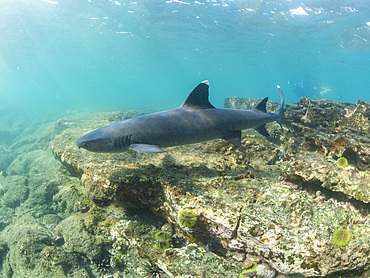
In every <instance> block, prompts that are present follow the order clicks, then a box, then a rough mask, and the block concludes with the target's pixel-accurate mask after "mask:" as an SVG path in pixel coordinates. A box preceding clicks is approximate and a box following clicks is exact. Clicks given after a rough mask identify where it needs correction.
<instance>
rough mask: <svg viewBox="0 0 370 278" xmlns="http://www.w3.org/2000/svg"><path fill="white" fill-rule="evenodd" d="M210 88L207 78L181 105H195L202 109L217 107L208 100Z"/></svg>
mask: <svg viewBox="0 0 370 278" xmlns="http://www.w3.org/2000/svg"><path fill="white" fill-rule="evenodd" d="M208 88H209V82H208V80H205V81H203V82H202V83H200V84H199V85H198V86H197V87H195V89H194V90H193V91H192V92H191V93H190V95H189V96H188V98H187V99H186V100H185V102H184V103H183V104H182V105H181V107H194V108H201V109H209V108H215V107H214V106H213V105H212V104H211V103H210V102H209V100H208V96H209V93H208Z"/></svg>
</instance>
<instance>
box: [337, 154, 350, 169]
mask: <svg viewBox="0 0 370 278" xmlns="http://www.w3.org/2000/svg"><path fill="white" fill-rule="evenodd" d="M337 164H338V166H339V167H342V168H346V167H347V166H348V161H347V158H345V157H343V156H342V157H339V158H338V160H337Z"/></svg>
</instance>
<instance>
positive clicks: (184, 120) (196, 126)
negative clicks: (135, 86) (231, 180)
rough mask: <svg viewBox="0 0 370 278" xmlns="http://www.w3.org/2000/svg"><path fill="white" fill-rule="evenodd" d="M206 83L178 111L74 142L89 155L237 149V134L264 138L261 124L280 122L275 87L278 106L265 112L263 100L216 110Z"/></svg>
mask: <svg viewBox="0 0 370 278" xmlns="http://www.w3.org/2000/svg"><path fill="white" fill-rule="evenodd" d="M208 88H209V83H208V81H203V82H202V83H200V84H199V85H198V86H197V87H196V88H195V89H194V90H193V91H192V92H191V93H190V95H189V96H188V98H187V99H186V101H185V102H184V104H183V105H182V106H180V107H179V108H175V109H172V110H167V111H162V112H157V113H152V114H148V115H143V116H140V117H136V118H132V119H128V120H124V121H121V122H118V123H114V124H111V125H108V126H105V127H102V128H99V129H97V130H95V131H93V132H91V133H89V134H86V135H85V136H83V137H81V138H80V139H78V140H77V141H76V145H77V146H78V147H79V148H84V149H86V150H88V151H92V152H108V153H113V152H123V151H126V150H128V149H131V150H135V151H137V152H141V153H159V152H164V150H162V149H161V148H163V147H171V146H179V145H185V144H192V143H198V142H202V141H206V140H211V139H215V138H223V139H225V140H228V141H229V142H230V143H232V144H234V145H236V146H240V144H241V131H242V130H243V129H248V128H255V129H256V130H257V131H259V132H260V133H261V134H263V135H266V136H268V133H267V132H266V130H265V127H264V126H265V124H266V123H269V122H273V121H277V122H278V123H280V119H281V115H282V109H283V106H284V96H283V93H282V91H281V89H280V87H279V86H278V89H279V93H280V97H281V105H280V107H279V109H278V111H276V112H273V113H266V102H267V98H265V99H263V100H262V101H261V102H260V103H259V104H258V105H257V106H256V107H255V108H253V109H250V110H240V109H217V108H215V107H214V106H213V105H212V104H210V103H209V101H208Z"/></svg>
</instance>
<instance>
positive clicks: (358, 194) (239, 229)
mask: <svg viewBox="0 0 370 278" xmlns="http://www.w3.org/2000/svg"><path fill="white" fill-rule="evenodd" d="M242 101H244V100H240V99H235V101H234V103H242ZM244 102H245V101H244ZM229 103H230V102H229ZM360 108H361V109H360ZM272 109H274V108H272ZM345 109H348V110H351V111H355V112H353V113H350V114H348V113H346V112H345ZM369 114H370V110H369V105H368V104H366V103H362V102H361V103H359V104H358V105H357V106H356V105H347V106H346V104H341V103H336V102H330V101H324V100H315V101H312V100H309V99H307V98H302V100H301V101H300V102H299V103H298V104H296V105H287V109H286V111H285V118H286V121H285V123H283V125H284V131H281V129H280V127H279V126H278V125H277V124H271V125H269V126H268V127H267V129H268V132H269V133H270V134H271V135H272V138H271V139H270V140H266V139H265V138H263V137H261V136H260V135H259V134H257V133H256V132H254V131H253V130H250V131H247V132H246V133H245V134H244V135H245V138H244V139H243V140H242V146H241V147H239V148H236V147H234V146H232V145H230V144H228V143H227V142H223V141H222V140H215V141H210V142H206V143H202V144H193V145H186V146H181V147H173V148H169V149H167V151H168V153H167V154H159V155H154V156H149V155H145V154H136V153H121V154H93V153H88V152H86V151H83V150H79V149H77V148H76V147H75V146H74V144H73V140H72V139H71V138H78V137H79V136H81V135H82V134H84V133H86V132H87V131H89V130H93V129H95V128H96V127H97V126H98V125H104V124H109V123H111V122H114V121H116V120H117V118H120V119H122V118H125V117H130V116H132V115H131V114H122V115H120V114H115V113H106V114H101V115H100V118H99V117H98V116H97V117H96V118H95V119H94V121H91V120H87V121H85V122H84V121H82V119H81V118H75V119H61V120H60V126H61V134H60V135H59V136H58V137H56V139H55V140H54V142H53V153H54V155H55V157H56V158H57V159H59V160H63V161H62V162H63V165H65V166H66V167H67V169H68V170H69V171H70V172H71V173H73V174H74V175H76V176H80V177H81V180H82V182H83V187H84V189H85V191H86V195H87V196H88V198H89V199H90V200H91V201H92V203H93V206H96V207H98V208H99V209H100V210H101V211H104V213H105V215H112V214H111V212H110V211H115V213H117V211H120V214H122V216H119V217H118V218H117V222H116V224H113V225H111V226H109V227H107V229H110V233H111V234H112V240H113V243H112V246H116V245H115V244H116V243H117V244H118V242H123V241H125V242H126V241H127V246H128V247H127V249H125V250H127V251H126V252H124V254H122V256H121V258H122V259H123V262H124V263H125V265H127V268H126V273H130V275H131V276H130V277H140V276H135V275H140V274H139V273H138V272H137V271H136V272H135V271H134V270H133V268H130V265H133V264H134V265H142V264H143V263H145V262H148V261H150V262H151V263H150V264H148V263H147V265H148V267H147V268H146V269H147V270H148V269H149V268H150V269H151V270H152V271H153V273H160V274H159V275H162V276H164V275H168V276H169V277H171V275H172V276H173V277H181V276H184V275H193V276H201V277H202V276H203V277H217V275H218V276H219V277H239V275H241V273H242V272H243V266H244V265H245V262H246V261H250V260H251V259H249V257H250V256H254V258H253V259H252V260H253V261H256V262H258V267H257V269H256V270H255V271H256V275H262V274H261V273H270V274H269V275H270V276H269V277H274V276H276V272H279V273H283V274H286V275H289V274H292V275H293V274H300V275H303V276H306V277H310V276H325V275H330V274H331V273H335V272H338V271H352V272H353V271H366V270H367V269H368V268H369V262H370V252H369V248H370V246H369V242H370V227H369V219H368V213H369V209H368V202H369V200H370V189H369V184H370V180H369V175H368V174H367V173H368V172H367V171H369V170H370V147H369V144H368V143H367V142H368V138H367V137H366V135H364V134H368V133H366V132H367V131H369V130H368V126H369V125H367V121H368V120H367V119H368V118H369V117H368V115H369ZM346 115H347V116H348V117H347V116H346ZM354 115H356V117H355V118H353V117H354ZM327 118H330V119H333V120H332V121H328V120H327ZM352 118H353V119H359V118H361V119H363V120H364V121H365V123H364V125H363V129H362V130H361V131H356V130H354V129H353V128H352V122H351V119H352ZM64 122H69V123H72V124H69V125H64V124H63V123H64ZM70 127H73V128H70ZM338 138H345V139H343V140H342V139H338ZM342 156H343V157H345V158H346V159H347V160H348V163H349V166H348V167H346V168H342V167H337V165H336V158H338V157H342ZM62 158H63V159H62ZM89 206H90V207H92V205H89ZM112 207H114V209H112ZM90 211H91V213H95V210H91V209H90ZM90 211H89V213H90ZM182 211H185V212H187V213H186V214H184V215H183V214H182V213H181V212H182ZM189 211H190V212H192V213H190V212H189ZM180 216H181V217H180ZM184 216H186V217H188V218H186V217H184ZM184 219H188V221H184ZM189 219H190V221H189ZM98 223H99V221H97V223H96V225H98ZM166 224H167V225H168V224H169V226H170V227H171V229H172V230H171V232H170V234H172V235H177V236H182V237H184V238H186V239H187V241H184V244H179V245H177V244H176V246H175V244H171V243H172V240H171V241H170V240H169V241H167V240H163V242H165V243H164V244H163V245H165V246H164V247H169V248H166V249H164V248H160V249H164V251H161V252H158V250H156V249H155V248H153V239H155V240H157V242H156V243H158V242H162V240H161V238H162V236H159V235H158V236H157V237H158V238H160V239H158V238H157V237H156V236H155V234H156V233H157V232H158V229H159V228H160V227H162V226H163V225H166ZM339 227H346V230H347V231H348V232H349V233H350V236H349V237H348V239H349V238H350V241H349V242H348V243H347V245H346V246H345V248H338V247H336V246H335V242H333V234H334V232H335V231H338V228H339ZM113 235H114V236H113ZM165 237H166V238H167V236H165ZM339 237H340V238H343V239H345V238H347V237H346V235H345V234H343V233H342V235H341V236H339ZM186 242H187V243H186ZM167 243H168V244H167ZM210 243H212V244H211V245H210ZM168 245H169V246H168ZM118 246H119V244H118ZM207 246H208V247H207ZM209 246H217V248H213V247H212V248H211V247H209ZM158 247H160V246H158ZM206 247H207V248H206ZM207 250H208V251H207ZM111 252H112V253H114V252H116V251H114V252H113V251H111ZM135 254H136V255H135ZM126 262H127V263H126ZM342 262H345V263H342ZM148 271H149V270H148ZM119 272H120V271H119V270H117V273H119Z"/></svg>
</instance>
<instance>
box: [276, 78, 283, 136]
mask: <svg viewBox="0 0 370 278" xmlns="http://www.w3.org/2000/svg"><path fill="white" fill-rule="evenodd" d="M277 88H278V90H279V96H280V98H281V103H280V107H279V109H278V110H277V111H276V112H275V113H276V114H277V115H278V116H279V118H278V119H277V120H276V121H277V122H278V124H279V125H280V127H281V129H283V126H282V125H281V117H282V115H283V108H284V94H283V91H282V90H281V88H280V86H279V85H277Z"/></svg>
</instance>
